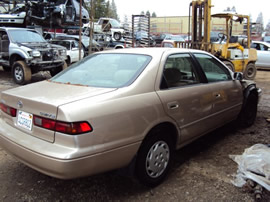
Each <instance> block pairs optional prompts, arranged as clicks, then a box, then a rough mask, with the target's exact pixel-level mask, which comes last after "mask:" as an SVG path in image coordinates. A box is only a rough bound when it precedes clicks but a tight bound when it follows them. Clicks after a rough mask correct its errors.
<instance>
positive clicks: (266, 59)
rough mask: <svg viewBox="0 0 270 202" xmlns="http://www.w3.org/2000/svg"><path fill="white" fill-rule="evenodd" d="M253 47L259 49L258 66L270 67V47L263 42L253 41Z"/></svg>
mask: <svg viewBox="0 0 270 202" xmlns="http://www.w3.org/2000/svg"><path fill="white" fill-rule="evenodd" d="M251 47H252V48H255V49H256V50H257V61H256V66H257V67H270V65H269V64H270V50H269V47H268V46H266V45H264V44H261V43H257V42H253V43H252V44H251Z"/></svg>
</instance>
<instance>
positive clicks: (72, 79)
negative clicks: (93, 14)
mask: <svg viewBox="0 0 270 202" xmlns="http://www.w3.org/2000/svg"><path fill="white" fill-rule="evenodd" d="M150 60H151V57H150V56H148V55H139V54H119V53H117V54H116V53H113V54H111V53H110V54H106V53H103V54H95V55H92V56H89V57H86V58H84V59H83V60H81V61H80V62H78V63H75V64H74V65H72V66H70V67H69V68H68V69H66V70H65V71H63V72H61V73H59V74H58V75H56V76H55V77H53V78H51V81H54V82H60V83H67V84H74V85H86V86H93V87H107V88H119V87H124V86H128V85H130V84H131V83H132V82H133V81H134V80H135V79H136V78H137V77H138V76H139V74H140V73H141V72H142V71H143V69H144V68H145V67H146V65H147V64H148V63H149V62H150Z"/></svg>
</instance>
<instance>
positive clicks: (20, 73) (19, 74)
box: [14, 67, 23, 81]
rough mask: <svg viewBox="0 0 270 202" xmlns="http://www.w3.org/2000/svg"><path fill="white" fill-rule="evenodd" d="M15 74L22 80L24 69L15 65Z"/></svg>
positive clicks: (17, 78)
mask: <svg viewBox="0 0 270 202" xmlns="http://www.w3.org/2000/svg"><path fill="white" fill-rule="evenodd" d="M14 76H15V78H16V80H18V81H21V80H22V79H23V70H22V68H20V67H15V70H14Z"/></svg>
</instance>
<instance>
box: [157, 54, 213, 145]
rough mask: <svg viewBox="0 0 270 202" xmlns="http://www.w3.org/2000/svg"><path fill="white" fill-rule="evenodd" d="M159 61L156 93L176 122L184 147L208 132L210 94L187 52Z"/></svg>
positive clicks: (211, 95) (211, 102)
mask: <svg viewBox="0 0 270 202" xmlns="http://www.w3.org/2000/svg"><path fill="white" fill-rule="evenodd" d="M162 61H163V62H161V68H162V70H160V71H162V78H161V80H162V81H161V84H160V87H159V89H157V94H158V96H159V97H160V99H161V102H162V103H163V107H164V110H165V111H166V113H167V114H168V115H169V116H170V117H171V118H173V119H174V120H175V122H176V123H177V125H178V127H179V130H180V131H181V138H180V141H181V144H184V143H185V142H187V141H191V140H192V139H193V138H196V137H197V136H198V135H202V134H204V133H206V132H207V131H208V130H209V129H210V125H211V119H210V115H211V112H212V104H213V92H212V89H210V88H209V87H208V85H205V83H203V82H202V79H201V72H200V71H198V70H197V68H196V67H195V64H194V61H193V59H192V57H191V55H190V54H189V53H175V54H169V55H164V56H163V59H162Z"/></svg>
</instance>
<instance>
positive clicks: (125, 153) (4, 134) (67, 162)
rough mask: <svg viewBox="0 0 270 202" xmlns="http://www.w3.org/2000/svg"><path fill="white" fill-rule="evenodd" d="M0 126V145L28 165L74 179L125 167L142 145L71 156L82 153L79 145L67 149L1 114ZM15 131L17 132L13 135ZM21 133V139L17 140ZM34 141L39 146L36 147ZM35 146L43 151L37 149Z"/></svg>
mask: <svg viewBox="0 0 270 202" xmlns="http://www.w3.org/2000/svg"><path fill="white" fill-rule="evenodd" d="M0 125H1V128H0V147H2V148H3V149H4V150H6V151H7V152H8V153H10V154H12V155H13V156H15V157H16V158H17V159H18V160H19V161H21V162H22V163H24V164H26V165H27V166H29V167H31V168H33V169H35V170H37V171H39V172H41V173H44V174H46V175H49V176H52V177H56V178H60V179H73V178H78V177H83V176H89V175H94V174H97V173H102V172H105V171H109V170H113V169H117V168H121V167H124V166H126V165H128V163H129V162H131V160H132V158H133V156H134V155H135V154H136V152H137V150H138V148H139V146H140V143H134V144H130V145H127V146H123V147H120V148H116V149H112V150H110V151H104V152H102V153H96V154H93V155H82V156H81V157H79V158H71V157H70V156H72V155H73V154H75V153H77V152H80V153H81V151H80V149H79V148H66V147H63V146H61V145H57V144H54V143H50V142H46V141H44V140H41V139H38V138H36V137H33V136H31V135H27V136H26V135H25V134H24V133H23V132H21V131H18V130H16V129H15V128H12V127H11V126H9V125H8V124H6V123H5V122H4V121H3V120H2V119H1V116H0ZM15 130H16V135H14V132H15ZM19 136H21V138H18V139H14V137H19ZM14 140H16V141H14ZM33 141H34V142H35V144H36V147H33ZM36 148H40V150H39V151H37V150H36ZM42 150H44V151H48V150H49V151H53V152H54V154H55V156H63V158H56V157H54V155H51V156H49V155H45V154H44V153H42ZM57 152H58V154H57Z"/></svg>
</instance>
